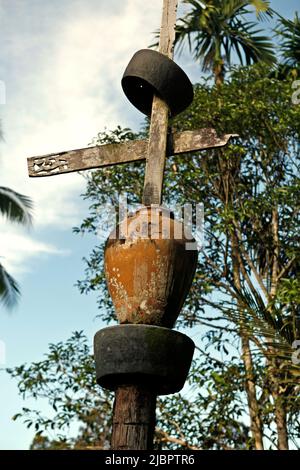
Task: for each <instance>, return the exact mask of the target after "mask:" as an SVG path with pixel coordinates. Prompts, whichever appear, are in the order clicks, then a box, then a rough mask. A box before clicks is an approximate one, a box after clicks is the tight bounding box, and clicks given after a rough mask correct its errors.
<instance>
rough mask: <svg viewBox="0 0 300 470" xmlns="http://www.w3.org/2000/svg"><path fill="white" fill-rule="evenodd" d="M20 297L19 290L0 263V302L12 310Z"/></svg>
mask: <svg viewBox="0 0 300 470" xmlns="http://www.w3.org/2000/svg"><path fill="white" fill-rule="evenodd" d="M19 296H20V289H19V286H18V283H17V282H16V281H15V279H14V278H13V277H12V276H11V275H10V274H9V273H8V272H7V271H6V270H5V269H4V267H3V265H2V264H1V263H0V302H2V303H3V304H4V306H5V307H6V308H9V309H11V308H13V307H14V306H15V305H16V303H17V301H18V297H19Z"/></svg>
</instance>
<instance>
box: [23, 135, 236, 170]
mask: <svg viewBox="0 0 300 470" xmlns="http://www.w3.org/2000/svg"><path fill="white" fill-rule="evenodd" d="M236 136H237V135H236V134H226V135H223V136H220V137H218V136H217V133H216V131H215V129H200V130H194V131H185V132H179V133H174V134H171V135H170V136H169V139H168V145H167V156H171V155H178V154H181V153H189V152H194V151H197V150H205V149H209V148H215V147H223V146H225V145H227V143H228V141H229V140H230V139H231V138H232V137H236ZM147 146H148V141H147V140H136V141H129V142H125V143H122V144H108V145H99V146H96V147H88V148H83V149H78V150H70V151H68V152H59V153H50V154H48V155H43V156H40V157H31V158H28V159H27V161H28V173H29V176H31V177H38V176H39V177H41V176H52V175H60V174H63V173H71V172H74V171H80V170H88V169H92V168H100V167H105V166H109V165H117V164H121V163H129V162H134V161H137V160H145V159H146V156H147Z"/></svg>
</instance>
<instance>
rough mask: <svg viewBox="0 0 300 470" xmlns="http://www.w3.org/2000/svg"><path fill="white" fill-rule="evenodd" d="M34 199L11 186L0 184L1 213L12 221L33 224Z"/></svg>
mask: <svg viewBox="0 0 300 470" xmlns="http://www.w3.org/2000/svg"><path fill="white" fill-rule="evenodd" d="M32 207H33V204H32V201H31V199H30V198H29V197H27V196H24V195H23V194H20V193H17V192H16V191H13V190H12V189H10V188H6V187H3V186H0V214H1V215H3V216H5V217H7V219H8V220H9V221H10V222H16V223H21V224H24V225H27V226H30V225H31V224H32V214H31V211H32Z"/></svg>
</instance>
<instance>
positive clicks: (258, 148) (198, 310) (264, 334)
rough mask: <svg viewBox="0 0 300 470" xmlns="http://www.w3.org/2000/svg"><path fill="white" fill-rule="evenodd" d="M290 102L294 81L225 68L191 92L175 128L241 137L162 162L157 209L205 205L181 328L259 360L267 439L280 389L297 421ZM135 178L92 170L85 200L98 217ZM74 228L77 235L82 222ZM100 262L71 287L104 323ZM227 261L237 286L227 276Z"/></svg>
mask: <svg viewBox="0 0 300 470" xmlns="http://www.w3.org/2000/svg"><path fill="white" fill-rule="evenodd" d="M291 96H292V78H291V79H289V80H284V81H283V80H277V79H275V78H272V77H271V76H270V69H269V68H268V67H266V66H263V65H256V66H252V67H246V68H245V67H244V68H240V69H232V71H231V75H230V79H229V80H228V81H226V82H225V83H224V84H223V86H222V87H215V86H213V87H212V86H211V85H210V84H209V83H204V84H201V85H196V86H195V99H194V102H193V104H192V105H191V106H190V107H189V109H188V110H186V111H185V112H184V113H182V114H181V115H180V116H179V117H177V118H176V119H175V120H174V122H173V123H172V127H173V129H174V130H178V131H179V130H183V129H185V130H189V129H190V130H192V129H197V128H203V127H215V128H216V130H217V132H218V133H219V134H224V133H238V134H239V136H240V137H239V139H235V140H234V141H232V143H231V144H230V145H229V146H228V147H226V148H222V149H215V150H209V151H202V152H201V153H200V152H195V153H194V154H193V155H190V154H189V155H180V156H175V157H172V158H169V159H168V160H167V163H166V171H165V189H164V201H165V204H167V205H168V206H172V205H173V204H174V203H179V204H181V205H183V204H184V203H185V202H193V203H200V202H204V205H205V224H204V230H205V239H206V241H205V248H204V250H203V251H202V252H201V254H200V257H199V264H198V269H197V273H196V277H195V279H194V283H193V285H192V288H191V291H190V294H189V297H188V299H187V302H186V304H185V306H184V308H183V311H182V314H181V318H180V319H179V324H181V325H182V326H192V325H197V324H202V325H208V327H210V328H217V329H218V330H219V331H221V332H223V331H225V332H228V331H230V333H231V334H232V335H233V337H236V335H240V334H244V335H246V336H247V338H248V339H249V340H250V341H251V343H252V352H253V354H254V351H255V354H256V353H257V354H258V356H257V358H256V359H255V361H256V362H257V361H258V363H259V361H260V359H258V358H259V357H264V358H266V360H267V364H268V365H267V367H266V368H265V369H264V375H265V376H266V379H265V382H264V383H263V384H261V389H260V386H259V385H258V384H257V387H258V390H259V389H260V393H261V394H262V396H263V397H264V402H263V403H264V405H263V407H262V409H261V414H262V418H263V421H264V423H265V425H266V426H267V428H268V433H269V434H268V435H269V437H270V436H271V435H272V426H271V425H270V422H271V418H270V415H272V413H273V419H274V407H273V405H272V403H273V400H274V396H273V398H272V399H271V397H272V394H273V395H274V394H276V396H277V398H278V394H277V392H276V393H275V389H276V390H277V389H278V387H277V385H278V383H281V385H282V386H281V388H280V390H282V393H281V395H280V400H281V401H282V400H283V402H284V406H285V408H286V410H287V411H289V410H293V413H292V411H290V413H291V414H289V415H288V417H289V419H290V418H291V417H292V414H293V417H294V418H295V417H296V416H299V410H298V411H296V409H295V406H294V405H295V402H294V391H295V390H296V387H297V384H298V377H299V367H298V366H297V365H294V364H292V362H291V357H292V353H293V349H292V343H293V341H294V340H295V339H297V338H299V334H300V332H299V314H300V312H299V302H298V296H297V286H298V284H299V233H300V231H299V181H300V179H299V144H298V142H299V133H300V107H299V106H295V105H293V104H292V103H291ZM110 138H111V135H110ZM142 179H143V166H142V165H141V164H136V163H135V164H130V165H128V166H126V169H123V168H121V167H119V168H118V167H114V168H110V169H109V170H100V171H95V172H92V173H91V174H90V175H89V177H88V184H87V191H86V194H85V197H87V198H89V197H90V196H91V197H92V199H93V209H95V208H97V209H99V208H101V205H102V204H104V202H105V201H106V199H109V200H110V201H111V202H113V201H114V200H116V195H118V194H119V193H121V192H123V191H124V188H125V189H126V192H127V193H128V195H129V201H130V202H131V203H132V202H136V201H138V200H139V198H140V194H141V189H142ZM99 186H100V187H101V192H99V189H98V188H99ZM99 214H100V215H99ZM101 217H102V216H101V211H99V210H93V211H91V212H90V217H89V219H88V224H89V227H88V231H90V230H89V229H90V228H91V227H92V229H91V231H93V228H96V227H98V226H99V224H101V220H102V219H101ZM76 230H77V231H78V232H82V233H84V232H85V231H86V227H85V222H84V223H83V225H81V227H79V228H78V229H76ZM234 241H235V242H234ZM234 243H236V244H237V252H235V251H234V250H235V247H234ZM102 254H103V245H101V246H100V245H99V246H98V247H97V248H95V250H94V251H93V252H92V254H91V256H90V258H89V259H88V260H87V269H86V277H85V279H84V280H83V281H81V282H79V287H80V289H81V291H82V292H86V293H88V292H89V291H90V290H95V289H96V288H97V289H99V288H100V289H101V291H100V292H101V294H100V300H99V306H100V316H101V317H102V318H103V319H105V320H107V321H109V320H110V319H112V318H114V313H113V309H112V305H111V302H110V300H109V296H108V295H107V291H106V285H105V278H104V273H103V268H102V266H103V264H102V263H103V255H102ZM235 256H237V260H238V265H239V268H238V269H239V278H240V286H239V287H238V286H237V285H236V282H235V277H234V276H235V275H234V264H233V263H234V259H235ZM288 286H289V288H287V287H288ZM291 286H293V289H292V288H291ZM225 319H227V320H228V321H229V324H227V323H224V322H225ZM275 363H276V365H275ZM272 364H273V365H272ZM275 369H278V371H279V372H278V373H277V372H276V374H275V376H276V380H275V382H276V384H277V385H276V387H277V388H276V387H275V385H274V380H273V378H272V377H273V375H274V370H275ZM270 384H271V385H270ZM266 390H267V392H266ZM265 394H267V398H265ZM277 398H276V400H277ZM278 400H279V398H278ZM270 410H271V411H270ZM294 418H293V419H294ZM295 419H298V418H295ZM292 432H293V430H292V429H290V433H292ZM270 438H271V437H270Z"/></svg>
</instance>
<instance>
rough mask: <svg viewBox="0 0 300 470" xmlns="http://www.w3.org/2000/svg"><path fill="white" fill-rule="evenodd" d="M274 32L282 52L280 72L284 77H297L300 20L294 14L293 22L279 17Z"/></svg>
mask: <svg viewBox="0 0 300 470" xmlns="http://www.w3.org/2000/svg"><path fill="white" fill-rule="evenodd" d="M275 32H276V33H277V34H278V35H279V38H280V49H281V51H282V59H283V60H282V64H281V67H280V69H281V72H282V73H283V75H284V76H286V75H288V74H289V73H293V74H294V75H298V74H299V70H300V18H299V16H298V14H297V13H295V17H294V20H287V19H285V18H283V17H282V16H281V17H280V19H279V23H278V27H277V28H276V29H275Z"/></svg>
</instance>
